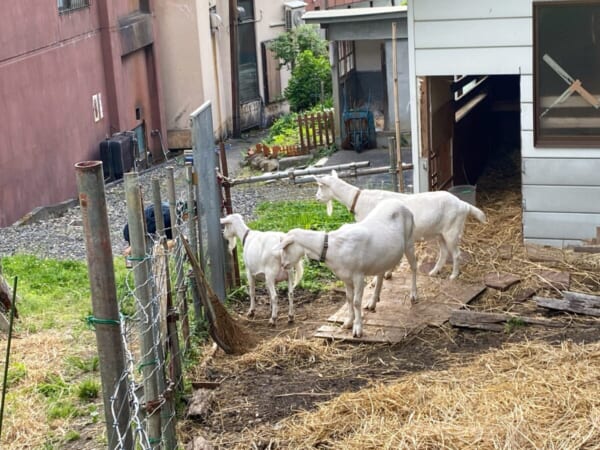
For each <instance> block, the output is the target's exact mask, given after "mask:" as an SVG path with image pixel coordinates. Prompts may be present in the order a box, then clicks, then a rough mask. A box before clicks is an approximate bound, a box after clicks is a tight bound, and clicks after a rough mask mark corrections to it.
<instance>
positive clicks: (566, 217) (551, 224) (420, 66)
mask: <svg viewBox="0 0 600 450" xmlns="http://www.w3.org/2000/svg"><path fill="white" fill-rule="evenodd" d="M408 18H409V35H410V36H411V38H410V39H409V40H410V41H411V43H412V46H411V48H410V50H409V58H410V61H411V77H410V82H411V86H410V92H411V94H410V95H411V104H412V105H418V98H417V79H416V77H418V76H431V75H475V74H515V75H519V76H520V91H521V99H520V106H521V156H522V165H523V168H524V173H523V177H522V181H523V229H524V237H525V240H526V241H528V242H535V243H539V244H549V245H554V246H559V247H560V246H563V245H566V244H569V243H572V242H577V241H579V240H581V239H584V238H591V237H593V236H595V234H596V230H595V229H596V226H597V225H598V224H600V211H598V210H597V207H596V206H594V200H592V199H597V198H600V197H599V196H600V177H595V178H592V181H591V182H589V183H586V182H584V181H582V180H588V181H589V180H590V173H591V172H589V171H590V170H591V169H590V168H591V167H597V164H598V159H599V158H600V149H599V148H585V149H584V148H562V149H561V148H552V149H543V148H536V147H535V146H534V139H533V122H534V120H533V67H532V64H533V20H532V1H531V0H506V1H503V2H498V1H495V0H460V1H456V2H452V4H449V3H448V2H446V1H444V0H419V1H417V2H410V4H409V10H408ZM417 111H418V109H417V108H413V110H412V113H411V129H412V139H413V159H414V161H418V160H419V155H420V153H421V152H420V141H419V138H420V133H419V131H418V130H419V126H420V123H419V117H418V116H417ZM415 144H416V145H415ZM566 161H571V162H572V163H570V164H565V162H566ZM424 167H425V166H424V164H423V161H422V163H421V164H419V168H420V170H419V171H416V172H415V187H416V188H419V189H420V190H426V189H427V172H426V169H425V168H424ZM548 171H549V172H548ZM540 174H544V176H540ZM583 192H585V193H586V195H582V193H583ZM550 198H552V199H555V200H554V201H552V202H548V201H547V199H550Z"/></svg>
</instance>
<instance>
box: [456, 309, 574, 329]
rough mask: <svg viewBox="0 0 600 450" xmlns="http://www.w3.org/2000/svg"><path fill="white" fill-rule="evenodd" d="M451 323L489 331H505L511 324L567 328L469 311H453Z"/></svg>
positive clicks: (539, 320)
mask: <svg viewBox="0 0 600 450" xmlns="http://www.w3.org/2000/svg"><path fill="white" fill-rule="evenodd" d="M449 322H450V324H451V325H453V326H455V327H464V328H475V329H479V330H489V331H503V330H504V329H505V327H506V325H507V324H510V323H515V324H518V323H523V324H528V325H543V326H546V327H564V326H566V324H565V323H562V322H559V321H556V320H550V319H543V318H536V317H526V316H515V315H511V314H501V313H488V312H478V311H467V310H456V311H452V314H451V315H450V319H449Z"/></svg>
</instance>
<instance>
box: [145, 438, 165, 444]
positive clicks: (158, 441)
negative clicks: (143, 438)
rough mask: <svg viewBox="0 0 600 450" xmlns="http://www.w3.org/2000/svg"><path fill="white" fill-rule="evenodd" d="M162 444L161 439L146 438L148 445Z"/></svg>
mask: <svg viewBox="0 0 600 450" xmlns="http://www.w3.org/2000/svg"><path fill="white" fill-rule="evenodd" d="M161 442H162V439H160V438H158V439H157V438H148V443H149V444H160V443H161Z"/></svg>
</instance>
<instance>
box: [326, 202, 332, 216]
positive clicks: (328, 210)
mask: <svg viewBox="0 0 600 450" xmlns="http://www.w3.org/2000/svg"><path fill="white" fill-rule="evenodd" d="M332 214H333V200H329V201H328V202H327V215H328V216H331V215H332Z"/></svg>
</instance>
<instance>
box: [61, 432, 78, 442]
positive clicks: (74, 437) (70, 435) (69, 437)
mask: <svg viewBox="0 0 600 450" xmlns="http://www.w3.org/2000/svg"><path fill="white" fill-rule="evenodd" d="M64 439H65V442H73V441H78V440H79V439H81V434H79V432H77V431H75V430H69V431H67V432H66V433H65V438H64Z"/></svg>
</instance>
